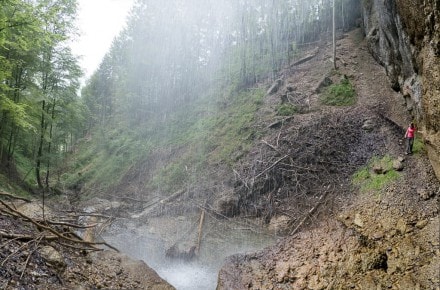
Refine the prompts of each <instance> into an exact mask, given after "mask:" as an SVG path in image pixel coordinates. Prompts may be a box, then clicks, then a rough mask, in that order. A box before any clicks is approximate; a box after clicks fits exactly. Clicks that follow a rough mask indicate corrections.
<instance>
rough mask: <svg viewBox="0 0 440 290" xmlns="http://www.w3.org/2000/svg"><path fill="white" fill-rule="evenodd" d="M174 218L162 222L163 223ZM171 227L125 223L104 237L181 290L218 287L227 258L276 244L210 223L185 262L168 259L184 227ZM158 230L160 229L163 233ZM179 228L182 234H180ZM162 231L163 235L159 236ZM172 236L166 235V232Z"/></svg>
mask: <svg viewBox="0 0 440 290" xmlns="http://www.w3.org/2000/svg"><path fill="white" fill-rule="evenodd" d="M165 220H166V221H167V222H168V221H169V220H172V218H168V219H162V222H164V221H165ZM167 226H169V224H167V225H165V224H163V223H162V224H160V223H159V224H158V223H156V224H154V227H153V226H152V225H151V224H148V225H141V226H139V224H136V223H134V222H130V221H125V222H123V223H122V222H119V223H116V224H114V225H112V226H111V227H110V228H109V229H108V230H107V232H106V233H105V234H104V235H103V238H104V239H105V240H106V241H107V242H109V243H110V244H112V245H114V246H116V247H117V248H118V249H119V250H121V251H122V252H124V253H126V254H127V255H129V256H130V257H132V258H134V259H139V260H143V261H145V262H146V263H147V264H148V265H149V266H150V267H151V268H153V269H154V270H155V271H156V272H157V273H158V274H159V276H161V277H162V278H163V279H165V280H167V281H168V282H169V283H170V284H171V285H173V286H174V287H175V288H176V289H178V290H202V289H203V290H209V289H215V288H216V286H217V277H218V271H219V270H220V268H221V266H222V264H223V262H224V259H225V258H226V257H227V256H230V255H233V254H236V253H246V252H251V251H256V250H259V249H262V248H264V247H265V246H267V245H269V244H271V243H273V241H274V237H273V236H268V235H263V234H258V233H256V232H254V231H250V230H249V229H243V228H234V227H231V226H230V225H226V226H225V224H224V223H217V222H216V223H210V225H209V230H208V229H206V230H205V235H204V236H203V239H202V244H201V247H200V252H199V254H198V256H197V257H196V258H195V259H193V260H192V261H189V262H186V261H181V260H173V259H169V258H167V257H165V251H166V249H167V248H168V247H169V245H171V244H173V243H174V242H175V241H176V240H175V239H176V237H178V236H179V235H181V233H182V232H184V231H185V229H184V227H182V226H181V227H167ZM157 227H161V229H162V230H160V229H158V228H157ZM179 229H180V230H181V231H179ZM159 232H160V233H159ZM167 232H168V233H169V235H164V233H167Z"/></svg>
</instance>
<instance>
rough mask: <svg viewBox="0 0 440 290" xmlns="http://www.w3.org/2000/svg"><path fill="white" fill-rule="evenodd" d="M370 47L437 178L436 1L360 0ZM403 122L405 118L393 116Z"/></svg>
mask: <svg viewBox="0 0 440 290" xmlns="http://www.w3.org/2000/svg"><path fill="white" fill-rule="evenodd" d="M362 2H363V3H362V10H363V19H364V28H365V34H366V37H367V39H368V44H369V49H370V52H371V53H372V54H373V56H374V57H375V58H376V60H377V61H378V62H379V63H380V64H381V65H382V66H383V67H384V68H385V70H386V72H387V75H388V77H389V79H390V82H391V86H392V88H393V89H394V90H396V91H399V92H400V93H401V94H402V96H403V99H402V104H403V105H404V106H406V109H407V110H408V111H409V112H410V114H408V116H412V118H413V119H414V120H415V121H416V122H417V124H418V127H419V130H420V132H421V133H422V135H423V137H424V139H425V140H426V144H427V149H428V154H429V157H430V160H431V163H432V165H433V167H434V169H435V171H436V175H437V177H438V178H440V1H439V0H388V1H383V0H363V1H362ZM394 121H396V122H397V123H398V124H400V125H401V126H406V123H407V122H408V121H409V120H394Z"/></svg>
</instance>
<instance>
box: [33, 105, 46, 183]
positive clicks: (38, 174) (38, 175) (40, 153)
mask: <svg viewBox="0 0 440 290" xmlns="http://www.w3.org/2000/svg"><path fill="white" fill-rule="evenodd" d="M45 107H46V101H45V100H43V102H42V106H41V124H40V143H39V145H38V152H37V164H36V166H35V175H36V178H37V184H38V187H39V188H43V183H42V182H41V172H40V168H41V158H42V156H43V141H44V133H45V132H44V131H45V130H44V129H45V123H46V122H45V118H44V113H45Z"/></svg>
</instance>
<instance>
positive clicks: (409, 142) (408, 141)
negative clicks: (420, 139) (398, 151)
mask: <svg viewBox="0 0 440 290" xmlns="http://www.w3.org/2000/svg"><path fill="white" fill-rule="evenodd" d="M413 144H414V138H406V153H408V154H411V153H412V150H413Z"/></svg>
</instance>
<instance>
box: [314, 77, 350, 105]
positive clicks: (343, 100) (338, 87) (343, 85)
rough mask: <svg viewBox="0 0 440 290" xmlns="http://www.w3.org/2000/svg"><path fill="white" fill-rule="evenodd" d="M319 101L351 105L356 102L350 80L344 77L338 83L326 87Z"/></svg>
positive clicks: (328, 103)
mask: <svg viewBox="0 0 440 290" xmlns="http://www.w3.org/2000/svg"><path fill="white" fill-rule="evenodd" d="M321 102H322V103H323V104H325V105H329V106H351V105H353V104H355V102H356V92H355V90H354V88H353V86H352V85H351V83H350V81H349V80H348V79H346V78H344V79H342V80H341V82H340V83H339V84H332V85H330V86H329V87H328V88H327V90H326V91H325V92H324V93H323V95H322V97H321Z"/></svg>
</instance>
